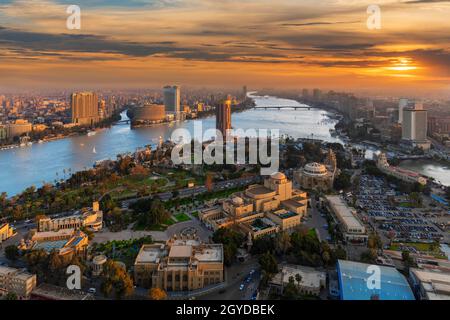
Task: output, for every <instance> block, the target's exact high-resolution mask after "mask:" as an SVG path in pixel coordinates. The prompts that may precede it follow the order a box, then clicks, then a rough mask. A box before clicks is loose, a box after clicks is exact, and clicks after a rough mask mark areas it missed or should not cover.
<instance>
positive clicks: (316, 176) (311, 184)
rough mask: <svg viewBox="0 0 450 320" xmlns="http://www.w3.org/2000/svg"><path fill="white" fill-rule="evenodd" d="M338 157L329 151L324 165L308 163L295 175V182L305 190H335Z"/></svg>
mask: <svg viewBox="0 0 450 320" xmlns="http://www.w3.org/2000/svg"><path fill="white" fill-rule="evenodd" d="M338 170H339V169H338V168H337V162H336V155H335V154H334V152H333V150H331V149H329V150H328V154H327V158H326V160H325V163H324V164H321V163H316V162H313V163H308V164H306V165H305V166H304V167H303V168H301V169H300V170H298V171H296V172H295V173H294V177H295V180H296V181H297V182H298V183H299V184H300V186H301V187H302V188H304V189H314V190H322V191H328V190H331V189H332V188H333V182H334V179H335V177H336V175H337V173H338Z"/></svg>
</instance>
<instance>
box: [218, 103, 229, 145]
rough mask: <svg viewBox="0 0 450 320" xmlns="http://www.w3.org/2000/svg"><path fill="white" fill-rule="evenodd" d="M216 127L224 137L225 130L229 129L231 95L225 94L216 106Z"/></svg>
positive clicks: (225, 134)
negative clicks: (224, 97) (225, 96)
mask: <svg viewBox="0 0 450 320" xmlns="http://www.w3.org/2000/svg"><path fill="white" fill-rule="evenodd" d="M216 129H217V130H218V131H220V132H221V133H222V136H223V137H224V139H225V137H226V136H227V130H230V129H231V96H227V98H226V99H225V100H224V101H223V102H222V103H221V104H220V105H218V106H217V108H216Z"/></svg>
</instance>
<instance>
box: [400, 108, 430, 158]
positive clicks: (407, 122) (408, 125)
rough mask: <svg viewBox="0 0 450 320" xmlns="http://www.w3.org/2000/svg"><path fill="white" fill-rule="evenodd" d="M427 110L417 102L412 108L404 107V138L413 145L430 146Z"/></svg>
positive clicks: (425, 147)
mask: <svg viewBox="0 0 450 320" xmlns="http://www.w3.org/2000/svg"><path fill="white" fill-rule="evenodd" d="M427 126H428V123H427V110H424V109H423V107H422V104H420V103H416V104H415V105H414V107H412V108H406V109H403V123H402V139H403V140H405V141H408V142H409V143H411V144H412V145H413V146H418V147H421V148H424V149H427V148H429V141H428V140H427Z"/></svg>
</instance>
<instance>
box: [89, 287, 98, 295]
mask: <svg viewBox="0 0 450 320" xmlns="http://www.w3.org/2000/svg"><path fill="white" fill-rule="evenodd" d="M96 292H97V289H95V288H89V290H88V293H92V294H95V293H96Z"/></svg>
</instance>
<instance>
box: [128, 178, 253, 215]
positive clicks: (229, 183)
mask: <svg viewBox="0 0 450 320" xmlns="http://www.w3.org/2000/svg"><path fill="white" fill-rule="evenodd" d="M257 182H259V177H258V176H252V177H246V178H238V179H233V180H226V181H219V182H216V183H215V184H214V186H213V190H212V191H213V192H217V191H222V190H226V189H232V188H237V187H243V186H247V185H250V184H254V183H257ZM207 191H208V189H207V188H206V187H205V186H197V187H192V188H184V189H180V190H178V196H179V197H180V198H187V197H192V196H197V195H199V194H202V193H206V192H207ZM154 197H158V198H160V199H161V200H162V201H167V200H170V199H172V198H173V193H172V192H162V193H157V194H154V195H151V196H145V197H140V198H135V199H129V200H125V201H122V208H124V209H125V208H129V206H130V205H131V204H133V203H135V202H136V201H139V200H146V199H152V198H154Z"/></svg>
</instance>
